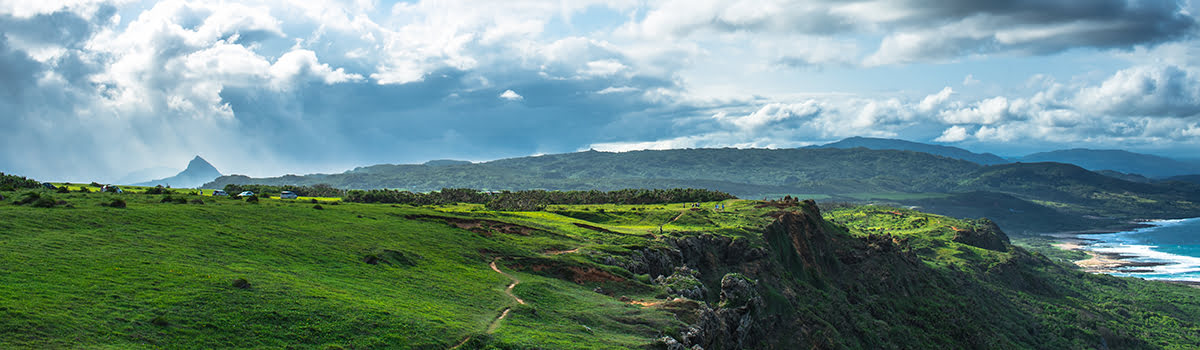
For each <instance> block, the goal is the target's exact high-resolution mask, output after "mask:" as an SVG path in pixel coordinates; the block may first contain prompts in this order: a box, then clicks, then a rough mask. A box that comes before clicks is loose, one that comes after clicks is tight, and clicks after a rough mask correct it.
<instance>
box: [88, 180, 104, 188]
mask: <svg viewBox="0 0 1200 350" xmlns="http://www.w3.org/2000/svg"><path fill="white" fill-rule="evenodd" d="M88 186H92V187H104V185H101V184H100V183H98V182H95V181H92V183H90V184H88Z"/></svg>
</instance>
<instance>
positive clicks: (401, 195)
mask: <svg viewBox="0 0 1200 350" xmlns="http://www.w3.org/2000/svg"><path fill="white" fill-rule="evenodd" d="M735 198H737V197H734V196H733V195H731V194H728V193H725V192H720V191H712V190H705V189H695V188H673V189H624V190H617V191H607V192H605V191H598V190H590V191H545V190H526V191H515V192H513V191H502V192H480V191H477V190H473V189H469V188H443V189H442V190H441V191H433V192H427V193H416V192H409V191H400V190H387V189H383V190H352V191H348V192H347V193H346V197H345V198H344V199H345V200H346V201H347V202H358V203H394V204H411V205H445V204H454V203H474V204H484V205H485V207H486V208H488V209H490V210H507V211H538V210H543V209H545V208H546V206H547V205H570V204H662V203H685V202H688V203H690V202H712V201H720V200H726V199H735Z"/></svg>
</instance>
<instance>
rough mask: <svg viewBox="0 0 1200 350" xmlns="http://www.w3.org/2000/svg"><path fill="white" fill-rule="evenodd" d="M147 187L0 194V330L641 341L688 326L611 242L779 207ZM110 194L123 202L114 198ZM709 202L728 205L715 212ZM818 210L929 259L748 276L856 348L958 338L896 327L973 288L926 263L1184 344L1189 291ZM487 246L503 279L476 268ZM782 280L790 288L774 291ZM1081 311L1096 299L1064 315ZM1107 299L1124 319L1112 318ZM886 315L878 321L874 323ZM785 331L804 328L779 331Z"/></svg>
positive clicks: (56, 343)
mask: <svg viewBox="0 0 1200 350" xmlns="http://www.w3.org/2000/svg"><path fill="white" fill-rule="evenodd" d="M74 190H76V191H78V189H74ZM144 190H146V189H142V188H128V189H127V192H126V193H123V194H113V193H95V192H93V193H80V192H72V193H56V192H55V191H50V190H33V191H20V192H0V195H2V196H4V199H3V200H0V348H17V349H25V348H29V349H41V348H112V349H127V348H147V349H149V348H315V349H339V348H346V349H350V348H356V349H358V348H418V349H448V348H453V347H455V346H459V348H461V349H473V348H512V349H525V348H551V349H558V348H563V349H566V348H571V349H591V348H595V349H629V348H642V347H648V346H653V345H654V344H655V343H656V341H657V340H658V339H659V338H660V337H662V336H663V335H671V336H678V334H679V332H681V331H682V330H684V329H686V328H687V327H688V323H685V322H684V321H681V319H684V318H681V316H680V315H681V314H679V313H678V310H673V309H671V308H667V307H660V306H643V305H639V304H636V303H634V302H633V301H638V302H645V303H650V304H655V303H662V302H665V301H668V300H669V299H671V298H674V295H672V294H670V293H668V292H667V290H666V286H664V285H661V284H656V283H653V282H652V279H653V278H654V277H656V276H649V275H646V274H642V275H638V274H634V273H631V272H629V271H627V270H625V269H624V268H621V267H618V266H613V265H607V264H604V263H603V262H604V261H605V259H606V258H611V257H623V256H628V255H630V254H632V253H633V252H635V251H639V250H644V249H656V248H667V243H665V239H666V238H672V237H695V236H699V235H716V236H726V237H733V238H734V239H737V240H741V241H742V242H749V248H756V247H766V246H767V243H766V242H764V240H763V236H762V235H763V233H762V232H763V227H764V226H766V225H767V224H769V223H771V222H772V221H773V220H774V219H773V218H772V217H771V216H770V215H769V214H771V213H777V212H778V210H779V209H778V208H774V207H769V206H768V207H761V205H760V203H761V202H757V201H746V200H728V201H723V202H719V203H718V202H709V203H700V205H699V208H693V207H692V205H690V204H658V205H569V206H568V205H551V206H549V207H547V208H546V210H545V211H537V212H495V211H488V210H485V209H484V207H483V206H482V205H474V204H460V205H453V206H436V207H435V206H423V207H415V206H407V205H388V204H357V203H344V202H337V201H333V200H335V199H327V198H322V199H319V200H318V202H319V203H316V204H314V203H312V201H311V199H308V198H303V199H298V200H280V199H278V198H264V199H260V200H259V201H258V202H257V203H250V202H247V201H246V200H245V199H234V198H229V197H213V196H211V195H210V193H208V192H206V193H205V194H203V195H199V194H191V191H190V190H174V192H177V193H173V194H166V195H150V194H142V193H138V192H142V191H144ZM27 192H32V193H37V194H38V195H39V196H41V197H43V198H49V199H50V200H48V201H43V202H45V203H52V204H54V205H53V207H49V208H46V207H35V206H34V205H31V204H25V205H17V204H14V202H18V201H19V200H21V199H22V198H25V197H26V195H24V193H27ZM168 197H170V198H171V199H172V200H165V199H166V198H168ZM179 198H182V199H183V200H179ZM116 200H122V201H124V203H125V207H124V208H119V207H113V206H111V204H112V203H113V202H114V201H116ZM39 203H41V202H39ZM718 205H724V208H725V209H724V210H716V209H714V206H718ZM825 218H826V219H827V220H830V222H832V223H834V224H836V225H837V227H839V228H837V229H836V230H835V231H836V232H844V233H838V235H842V234H844V235H845V237H846V238H839V239H860V238H864V237H868V236H870V235H879V234H886V235H889V236H891V237H893V238H894V239H895V240H896V241H897V242H905V243H904V244H906V246H905V247H906V248H905V249H911V250H912V251H913V252H915V253H916V254H917V256H918V257H919V258H920V259H921V260H922V261H924V263H925V264H924V266H927V270H921V271H924V272H920V271H918V272H912V273H915V275H913V276H921V278H927V277H928V278H934V279H933V280H931V282H922V283H933V284H931V286H934V287H927V288H932V289H928V290H924V291H923V292H922V293H930V294H929V295H932V296H935V297H926V298H917V297H915V296H912V297H910V296H907V295H906V296H898V295H897V296H894V298H893V296H889V294H880V295H874V294H872V295H869V296H865V298H867V299H866V300H871V301H870V302H866V301H859V302H853V301H851V300H857V299H855V298H859V296H856V295H857V294H854V293H865V292H863V291H857V292H855V291H853V290H855V289H853V288H860V287H853V288H852V289H842V288H850V287H839V286H840V283H843V282H840V280H839V279H844V278H849V277H830V278H831V279H830V280H828V281H825V282H819V281H818V282H806V281H809V280H807V279H803V278H799V277H794V276H793V275H791V272H785V273H783V275H781V276H776V277H768V275H761V276H757V277H755V278H759V279H760V281H763V280H762V279H764V278H778V280H777V281H775V280H772V281H771V282H769V283H768V282H766V281H763V282H761V283H763V288H764V289H763V293H766V298H767V299H766V300H767V301H766V304H765V305H766V309H765V310H768V311H764V312H769V313H770V314H772V315H780V316H773V317H792V316H795V317H799V318H798V320H808V321H803V322H810V323H811V325H809V326H805V327H817V328H815V329H823V330H821V331H819V332H817V333H814V334H818V335H819V334H826V335H827V336H828V335H829V334H833V335H836V334H839V333H837V332H843V333H841V334H844V337H841V336H832V337H833V338H828V339H832V340H822V341H821V342H819V343H822V344H834V345H832V347H834V348H838V347H850V348H872V347H874V346H873V345H872V344H875V345H878V344H887V343H888V341H887V340H886V339H887V336H888V334H891V335H899V334H910V336H907V337H909V338H911V339H924V340H917V341H919V342H930V343H925V344H927V345H928V344H939V343H940V342H950V343H951V344H953V341H955V340H954V339H956V338H954V336H951V335H945V334H936V333H934V334H933V335H930V336H929V337H928V338H916V336H911V334H921V333H919V332H923V331H921V329H922V328H921V327H922V326H921V325H919V324H916V323H912V322H915V321H914V320H921V318H919V317H941V315H945V313H944V312H942V311H939V307H935V306H936V305H941V304H939V303H942V302H941V301H938V300H941V299H939V298H947V299H946V300H950V301H946V302H947V303H950V304H946V305H951V304H955V303H965V302H970V300H975V299H960V298H967V297H957V296H955V294H954V293H953V292H951V291H946V290H943V289H942V288H949V287H946V286H945V285H942V284H938V283H944V282H937V281H959V282H954V283H952V284H950V285H955V283H958V284H973V283H974V284H979V283H982V284H981V285H983V286H986V287H983V288H984V289H982V290H986V291H988V292H979V293H983V294H978V295H976V297H980V296H985V297H990V296H991V295H993V294H992V293H995V295H996V297H997V298H1002V299H1003V300H1005V301H1004V302H1001V303H999V304H995V305H1009V304H1007V303H1009V302H1010V301H1011V302H1013V303H1017V304H1019V305H1025V306H1024V307H1028V308H1030V310H1033V309H1036V310H1044V312H1041V311H1039V312H1040V313H1039V312H1033V313H1030V314H1028V315H1026V314H1024V313H1022V314H1021V315H1022V316H1020V317H1017V316H1012V319H1016V320H1019V322H1018V321H1011V322H1012V325H1009V324H1008V323H1002V326H1005V327H1008V326H1011V327H1016V328H1002V329H1000V330H999V331H1000V332H1006V333H1004V334H1009V333H1012V334H1022V333H1021V332H1023V331H1020V330H1019V329H1020V327H1024V326H1021V324H1022V323H1021V322H1033V324H1035V325H1037V326H1038V327H1043V326H1048V325H1059V326H1058V327H1061V331H1053V332H1051V333H1044V334H1043V333H1037V334H1041V336H1045V335H1046V334H1050V335H1054V336H1059V335H1060V334H1061V336H1062V337H1064V339H1076V342H1077V343H1078V344H1092V343H1087V342H1081V341H1080V340H1078V339H1093V338H1089V337H1096V336H1097V335H1096V334H1100V333H1096V332H1098V331H1096V330H1095V329H1096V328H1095V327H1096V324H1102V325H1103V327H1107V328H1104V329H1112V330H1114V331H1115V332H1124V333H1120V334H1123V335H1128V334H1140V335H1137V336H1135V335H1129V336H1130V337H1141V338H1145V339H1147V341H1151V342H1157V343H1153V344H1159V345H1161V346H1162V347H1167V348H1171V347H1176V348H1186V347H1187V345H1195V344H1197V343H1198V341H1197V339H1198V338H1200V336H1197V334H1200V327H1197V325H1196V323H1195V319H1194V318H1192V319H1191V320H1188V319H1187V317H1186V315H1200V307H1198V306H1197V305H1200V300H1198V299H1197V298H1200V294H1196V293H1194V291H1195V290H1194V289H1190V288H1186V287H1181V286H1169V285H1166V284H1162V283H1156V282H1142V281H1133V280H1129V279H1118V278H1113V277H1107V276H1095V277H1088V276H1086V275H1083V274H1081V273H1078V272H1074V273H1065V272H1063V271H1065V270H1062V269H1061V268H1058V267H1053V268H1052V266H1051V267H1038V268H1036V269H1034V270H1030V271H1033V272H1030V273H1034V274H1038V275H1039V276H1041V277H1039V278H1043V279H1046V280H1049V281H1053V283H1055V286H1058V287H1055V288H1057V289H1061V290H1069V292H1066V293H1065V294H1056V295H1058V296H1054V297H1043V296H1040V295H1038V294H1036V293H1031V292H1027V291H1023V290H1016V289H1014V290H1011V291H1010V290H1007V289H1004V288H1005V287H1000V286H997V285H993V284H991V283H994V282H988V281H991V279H992V278H993V277H990V276H991V275H990V274H991V273H993V271H996V269H1002V268H1004V266H1010V265H1011V263H1012V262H1013V261H1017V260H1020V259H1022V258H1021V256H1023V255H1021V254H1023V253H1019V252H1014V251H1009V252H997V251H992V250H986V249H980V248H977V247H973V246H968V245H965V244H961V243H957V242H953V241H952V240H953V237H954V235H955V232H956V231H955V228H956V227H957V228H961V227H970V225H972V223H970V222H965V221H962V220H956V219H952V218H946V217H942V216H937V215H931V214H925V213H920V212H916V211H911V210H906V209H896V208H888V207H875V206H867V207H847V208H840V209H836V210H831V211H829V212H827V213H825ZM839 237H840V236H839ZM847 242H848V241H847ZM852 246H853V245H847V246H846V247H852ZM838 249H842V248H838ZM839 254H840V253H839ZM492 262H496V264H497V268H498V269H500V270H501V271H503V272H504V273H506V274H507V276H506V275H504V274H500V273H497V272H496V271H494V270H492V268H491V267H490V266H489V264H490V263H492ZM764 266H765V265H764ZM712 268H716V269H718V270H713V271H710V272H708V273H709V274H710V275H705V277H702V282H704V283H706V284H709V287H708V288H709V289H710V292H711V293H710V294H709V297H708V299H710V300H706V301H707V302H709V303H715V302H716V301H717V300H718V298H719V293H720V292H721V286H720V281H719V279H720V277H721V275H722V274H725V273H726V272H730V271H731V270H726V271H721V270H720V269H725V268H724V267H719V266H718V267H712ZM759 268H761V269H765V270H761V271H762V273H767V272H768V271H776V270H773V269H775V268H773V267H769V266H768V267H762V266H760V267H759ZM729 269H732V267H730V268H729ZM1009 269H1011V267H1009ZM772 273H779V272H778V271H776V272H772ZM711 274H715V275H711ZM905 274H909V272H905ZM1042 275H1044V276H1042ZM508 276H511V277H512V278H515V279H516V280H519V281H520V283H519V284H517V285H515V286H514V287H513V288H512V291H511V293H512V295H513V296H515V297H518V298H520V299H521V300H522V301H524V302H525V303H524V304H521V303H519V302H518V301H517V300H516V299H514V298H513V297H510V296H509V295H508V294H506V291H505V290H506V287H508V286H509V285H510V284H511V283H512V282H513V280H512V279H510V278H509V277H508ZM711 276H715V278H717V279H718V280H717V281H716V284H715V285H712V283H714V282H713V281H712V280H711V279H709V278H710V277H711ZM789 276H790V277H789ZM847 276H850V275H847ZM929 276H934V277H929ZM1081 276H1082V277H1081ZM911 278H916V277H911ZM979 281H984V282H979ZM1114 281H1116V282H1114ZM851 282H853V281H851ZM809 283H816V284H813V285H809ZM830 283H833V284H830ZM853 283H859V284H861V283H862V282H853ZM939 285H941V286H942V287H936V286H939ZM822 286H823V287H822ZM868 289H869V288H868ZM919 290H923V289H919ZM972 290H973V289H972ZM597 291H603V292H604V293H598V292H597ZM789 293H790V294H789ZM885 293H890V292H887V291H885ZM946 293H949V294H946ZM973 293H975V292H973ZM1188 293H1192V294H1188ZM784 295H791V297H785V296H784ZM797 295H799V296H797ZM864 295H866V294H864ZM923 295H924V294H923ZM792 297H795V298H798V299H796V300H801V302H800V304H795V303H792V302H789V301H787V300H790V299H787V298H792ZM781 300H782V301H781ZM1095 300H1106V302H1104V304H1098V303H1096V302H1095ZM789 303H791V304H789ZM789 305H790V306H789ZM988 305H993V304H988ZM1168 305H1170V306H1169V308H1167V307H1168ZM713 306H714V307H716V304H713ZM940 307H944V306H940ZM989 307H995V306H994V305H993V306H989ZM1001 309H1002V308H1001ZM506 310H507V312H506ZM880 310H892V311H887V312H894V313H887V312H885V313H879V312H884V311H880ZM904 310H908V311H904ZM1022 312H1024V311H1022ZM1080 312H1087V313H1091V314H1095V315H1098V316H1095V318H1094V319H1093V318H1087V319H1079V318H1077V315H1078V313H1080ZM1120 314H1127V315H1130V316H1129V317H1136V318H1137V322H1131V323H1128V324H1127V323H1120V322H1117V321H1113V320H1119V319H1120V317H1118V316H1114V315H1120ZM500 315H504V318H503V319H499V317H500ZM1180 315H1185V316H1180ZM875 317H877V318H879V320H876V321H871V320H874V319H875ZM914 317H918V318H916V319H914ZM1004 317H1010V316H1004ZM1089 317H1090V316H1089ZM1009 319H1010V318H1002V320H1006V321H1004V322H1010V321H1007V320H1009ZM685 320H686V319H685ZM883 320H887V321H883ZM989 320H990V319H989ZM693 321H694V320H691V321H688V322H693ZM796 322H802V321H796ZM881 322H883V323H881ZM889 322H890V323H891V324H894V325H893V326H886V327H884V326H881V324H889ZM930 322H933V323H930V324H932V325H942V324H954V322H952V320H939V321H936V322H934V321H930ZM938 322H950V323H938ZM973 322H978V323H979V324H988V323H987V322H992V321H988V320H975V321H973ZM1089 322H1090V323H1089ZM1097 322H1099V323H1097ZM960 323H961V322H960ZM805 324H809V323H805ZM967 325H968V326H971V325H974V324H967ZM880 327H883V328H880ZM939 327H941V326H939ZM972 327H973V326H972ZM914 332H917V333H914ZM1071 332H1080V333H1071ZM1021 336H1023V337H1034V338H1033V339H1041V338H1036V337H1035V336H1037V335H1036V334H1035V335H1029V334H1025V335H1020V336H1012V337H1013V338H1011V339H1010V338H1002V339H1008V340H1007V341H1009V342H998V343H996V344H999V345H998V346H1000V345H1005V344H1026V343H1020V342H1017V341H1018V340H1020V341H1024V340H1021V339H1024V338H1020V337H1021ZM856 337H857V338H856ZM880 337H882V338H880ZM858 338H861V339H864V340H855V339H858ZM909 338H905V339H909ZM1141 338H1139V339H1141ZM781 339H790V338H781ZM1012 339H1017V340H1012ZM1051 339H1058V338H1053V337H1051ZM897 340H898V339H893V340H891V341H897ZM791 341H796V342H800V341H799V340H785V341H783V342H782V343H776V344H793V343H791ZM838 344H840V345H838ZM910 344H911V343H910ZM1047 344H1055V345H1062V344H1067V345H1070V344H1075V343H1070V342H1066V343H1063V342H1059V343H1055V342H1048V343H1047ZM1078 344H1077V345H1078ZM1181 344H1182V345H1181ZM1064 347H1065V348H1073V347H1077V346H1065V345H1064ZM1084 348H1086V347H1084Z"/></svg>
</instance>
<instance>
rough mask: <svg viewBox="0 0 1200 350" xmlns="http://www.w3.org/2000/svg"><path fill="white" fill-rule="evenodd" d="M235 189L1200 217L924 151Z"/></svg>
mask: <svg viewBox="0 0 1200 350" xmlns="http://www.w3.org/2000/svg"><path fill="white" fill-rule="evenodd" d="M230 184H235V185H241V186H245V185H244V184H259V185H272V186H284V185H302V186H312V185H316V184H328V185H329V186H331V187H335V188H348V189H393V190H403V191H412V192H429V191H436V190H438V189H440V188H445V187H470V188H476V189H480V190H484V191H493V192H495V191H505V190H507V191H522V190H551V191H587V190H601V191H614V190H620V189H626V188H648V189H656V188H657V189H670V188H704V189H709V190H714V191H721V192H726V193H730V194H732V195H735V196H738V197H740V198H748V199H761V198H780V197H783V196H787V195H792V196H804V198H816V199H820V200H822V201H834V202H837V201H844V202H854V203H860V204H871V203H875V204H889V205H896V206H919V207H922V208H926V210H929V211H931V212H935V213H938V214H944V215H951V216H956V217H963V218H966V217H985V216H986V217H989V218H993V220H995V221H996V222H997V223H999V224H1000V226H1001V227H1002V228H1004V229H1006V230H1008V231H1009V232H1011V233H1014V234H1025V233H1044V232H1055V231H1062V230H1085V229H1092V228H1096V227H1110V228H1116V227H1123V226H1125V225H1127V223H1128V222H1130V221H1133V220H1137V219H1146V218H1182V217H1194V216H1200V185H1196V184H1192V183H1187V182H1183V181H1173V182H1137V181H1128V180H1123V179H1119V178H1115V177H1112V176H1106V175H1102V174H1099V173H1095V172H1091V171H1088V170H1085V169H1083V168H1080V167H1078V166H1074V165H1070V164H1062V163H1008V164H998V165H992V166H983V165H979V164H976V163H972V162H969V161H965V160H960V159H955V158H948V157H942V156H938V155H933V154H928V153H920V152H914V151H897V150H871V149H866V148H852V149H732V148H729V149H680V150H661V151H634V152H623V153H609V152H596V151H587V152H577V153H568V154H554V155H544V156H537V157H522V158H512V159H501V160H496V161H491V162H485V163H461V162H459V163H454V162H450V163H445V164H441V163H439V164H438V165H374V166H369V167H361V168H356V169H354V170H351V171H348V172H345V173H342V174H327V175H307V176H284V177H278V178H262V179H252V178H249V177H244V176H225V177H221V178H218V179H216V180H215V181H214V182H212V183H209V184H208V185H206V187H210V188H219V187H222V186H228V185H230Z"/></svg>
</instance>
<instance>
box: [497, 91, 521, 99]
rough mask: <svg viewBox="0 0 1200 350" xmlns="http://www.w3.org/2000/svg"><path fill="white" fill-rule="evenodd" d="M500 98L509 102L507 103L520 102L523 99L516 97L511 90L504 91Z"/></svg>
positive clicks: (519, 96)
mask: <svg viewBox="0 0 1200 350" xmlns="http://www.w3.org/2000/svg"><path fill="white" fill-rule="evenodd" d="M500 98H501V99H505V100H509V101H520V100H524V99H525V97H522V96H521V95H518V94H517V93H516V92H515V91H512V90H504V93H502V94H500Z"/></svg>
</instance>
